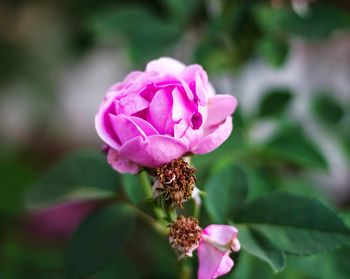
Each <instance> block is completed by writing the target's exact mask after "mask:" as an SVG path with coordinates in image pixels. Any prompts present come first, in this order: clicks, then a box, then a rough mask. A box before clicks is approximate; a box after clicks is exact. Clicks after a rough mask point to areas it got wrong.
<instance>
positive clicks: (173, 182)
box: [155, 159, 196, 207]
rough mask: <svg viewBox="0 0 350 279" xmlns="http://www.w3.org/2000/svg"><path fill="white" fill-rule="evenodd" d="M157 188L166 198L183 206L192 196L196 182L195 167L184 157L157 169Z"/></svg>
mask: <svg viewBox="0 0 350 279" xmlns="http://www.w3.org/2000/svg"><path fill="white" fill-rule="evenodd" d="M155 176H156V178H157V180H156V184H155V190H156V191H158V192H159V193H160V195H162V196H163V198H164V199H165V200H167V199H170V200H171V201H172V202H174V203H176V204H177V205H179V206H180V207H182V202H184V201H186V200H188V199H190V198H191V196H192V192H193V189H194V187H195V184H196V176H195V169H194V168H193V167H191V166H190V165H189V164H188V163H187V162H185V161H184V160H183V159H176V160H173V161H171V162H170V163H168V164H165V165H163V166H161V167H159V168H157V169H156V172H155Z"/></svg>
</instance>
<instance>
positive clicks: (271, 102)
mask: <svg viewBox="0 0 350 279" xmlns="http://www.w3.org/2000/svg"><path fill="white" fill-rule="evenodd" d="M292 95H293V94H292V92H291V91H289V90H288V89H286V88H276V89H272V90H270V91H269V92H267V93H266V94H264V97H263V99H262V101H261V104H260V108H259V113H258V115H259V116H262V117H269V116H279V115H281V114H282V113H284V112H285V111H286V109H287V107H288V105H289V103H290V101H291V99H292Z"/></svg>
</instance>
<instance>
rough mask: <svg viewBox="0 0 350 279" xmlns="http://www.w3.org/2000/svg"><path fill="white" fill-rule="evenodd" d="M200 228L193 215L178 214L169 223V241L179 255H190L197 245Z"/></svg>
mask: <svg viewBox="0 0 350 279" xmlns="http://www.w3.org/2000/svg"><path fill="white" fill-rule="evenodd" d="M201 233H202V229H201V228H200V227H199V225H198V220H197V219H196V218H193V217H184V216H179V217H177V220H176V222H175V223H172V224H171V225H170V230H169V243H170V245H171V247H172V248H173V249H174V250H175V252H176V253H177V254H178V255H179V257H180V258H181V257H184V256H190V257H191V256H192V252H193V250H195V249H197V247H198V245H199V240H200V236H201Z"/></svg>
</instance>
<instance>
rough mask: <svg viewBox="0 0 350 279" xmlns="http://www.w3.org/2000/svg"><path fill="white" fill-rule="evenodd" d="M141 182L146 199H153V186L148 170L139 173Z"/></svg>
mask: <svg viewBox="0 0 350 279" xmlns="http://www.w3.org/2000/svg"><path fill="white" fill-rule="evenodd" d="M139 179H140V183H141V186H142V189H143V192H144V193H145V197H146V199H152V198H153V193H152V186H151V183H150V181H149V178H148V175H147V172H145V171H143V172H141V173H140V174H139Z"/></svg>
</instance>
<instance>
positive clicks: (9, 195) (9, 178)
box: [0, 155, 34, 214]
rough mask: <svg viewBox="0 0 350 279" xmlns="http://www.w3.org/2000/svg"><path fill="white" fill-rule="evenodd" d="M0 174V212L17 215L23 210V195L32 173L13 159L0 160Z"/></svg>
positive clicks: (31, 178)
mask: <svg viewBox="0 0 350 279" xmlns="http://www.w3.org/2000/svg"><path fill="white" fill-rule="evenodd" d="M0 156H1V155H0ZM0 173H1V187H0V212H1V213H6V214H12V213H17V212H19V211H21V210H22V209H23V200H22V198H23V193H24V192H25V189H26V186H27V185H28V183H29V181H32V180H33V178H34V172H33V171H32V169H31V168H30V167H29V166H26V165H23V164H21V163H19V162H17V160H15V159H14V158H1V160H0Z"/></svg>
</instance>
